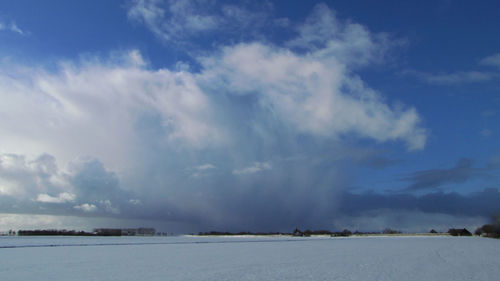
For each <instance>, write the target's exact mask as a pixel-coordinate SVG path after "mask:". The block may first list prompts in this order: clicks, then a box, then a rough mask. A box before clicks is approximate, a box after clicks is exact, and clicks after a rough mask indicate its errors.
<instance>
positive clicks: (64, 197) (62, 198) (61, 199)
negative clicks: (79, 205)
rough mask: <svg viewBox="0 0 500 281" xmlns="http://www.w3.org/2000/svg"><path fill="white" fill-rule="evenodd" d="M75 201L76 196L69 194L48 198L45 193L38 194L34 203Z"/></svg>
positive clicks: (63, 193) (64, 193)
mask: <svg viewBox="0 0 500 281" xmlns="http://www.w3.org/2000/svg"><path fill="white" fill-rule="evenodd" d="M75 199H76V195H74V194H72V193H69V192H62V193H59V195H58V196H57V197H54V196H50V195H48V194H46V193H41V194H38V197H37V198H36V199H35V201H38V202H42V203H66V202H73V201H75Z"/></svg>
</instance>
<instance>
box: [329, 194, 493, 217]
mask: <svg viewBox="0 0 500 281" xmlns="http://www.w3.org/2000/svg"><path fill="white" fill-rule="evenodd" d="M341 202H342V203H341V207H340V208H339V211H340V212H341V213H342V214H349V215H356V214H361V213H363V212H366V211H371V210H378V209H389V210H392V211H396V212H397V210H418V211H421V212H426V213H441V214H449V215H467V216H485V217H489V216H491V215H492V214H495V213H498V212H500V193H499V192H498V190H497V189H493V188H490V189H484V190H483V191H480V192H475V193H471V194H468V195H463V194H459V193H456V192H451V193H443V192H434V193H429V194H426V195H423V196H416V195H412V194H378V193H365V194H353V193H344V194H343V198H342V201H341Z"/></svg>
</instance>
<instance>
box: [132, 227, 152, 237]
mask: <svg viewBox="0 0 500 281" xmlns="http://www.w3.org/2000/svg"><path fill="white" fill-rule="evenodd" d="M155 233H156V230H155V229H154V228H143V227H141V228H138V229H137V235H141V236H154V235H155Z"/></svg>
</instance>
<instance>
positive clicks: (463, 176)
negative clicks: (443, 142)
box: [403, 158, 486, 190]
mask: <svg viewBox="0 0 500 281" xmlns="http://www.w3.org/2000/svg"><path fill="white" fill-rule="evenodd" d="M481 176H486V170H485V169H481V168H474V167H473V161H472V160H471V159H467V158H461V159H460V160H459V161H458V162H457V164H456V165H455V167H453V168H450V169H430V170H424V171H417V172H414V173H413V174H411V175H410V176H408V177H406V178H403V180H405V181H409V182H411V184H410V186H409V187H408V189H409V190H421V189H429V188H437V187H440V186H442V185H444V184H449V183H464V182H466V181H468V180H470V179H472V178H475V177H481Z"/></svg>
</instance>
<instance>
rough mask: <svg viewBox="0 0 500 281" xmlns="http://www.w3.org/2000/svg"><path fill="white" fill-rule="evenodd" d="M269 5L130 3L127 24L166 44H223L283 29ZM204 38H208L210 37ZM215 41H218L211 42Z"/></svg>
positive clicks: (183, 0)
mask: <svg viewBox="0 0 500 281" xmlns="http://www.w3.org/2000/svg"><path fill="white" fill-rule="evenodd" d="M272 10H273V5H272V4H271V3H270V2H267V1H265V2H259V3H253V2H245V3H239V4H238V5H233V4H228V3H219V2H216V1H203V0H180V1H178V0H176V1H174V0H165V1H162V0H134V1H131V2H130V3H129V9H128V17H129V19H130V20H132V21H135V22H139V23H142V24H144V25H145V26H146V27H147V28H148V29H149V30H151V31H152V32H153V33H154V34H155V35H156V36H157V37H158V38H160V39H161V40H162V41H164V42H168V44H176V45H186V44H187V45H194V44H193V41H196V40H197V39H198V38H204V39H207V40H221V41H224V40H226V39H228V36H229V35H230V36H231V39H230V41H234V40H235V38H247V39H248V38H252V39H254V38H258V37H260V36H262V35H263V34H264V33H265V32H262V30H264V29H267V32H269V31H270V29H273V28H280V27H283V26H286V25H287V24H286V23H287V19H286V18H281V19H279V21H275V20H274V19H273V18H272V17H271V12H272ZM214 34H216V35H217V36H211V37H208V35H214ZM214 38H218V39H214Z"/></svg>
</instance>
